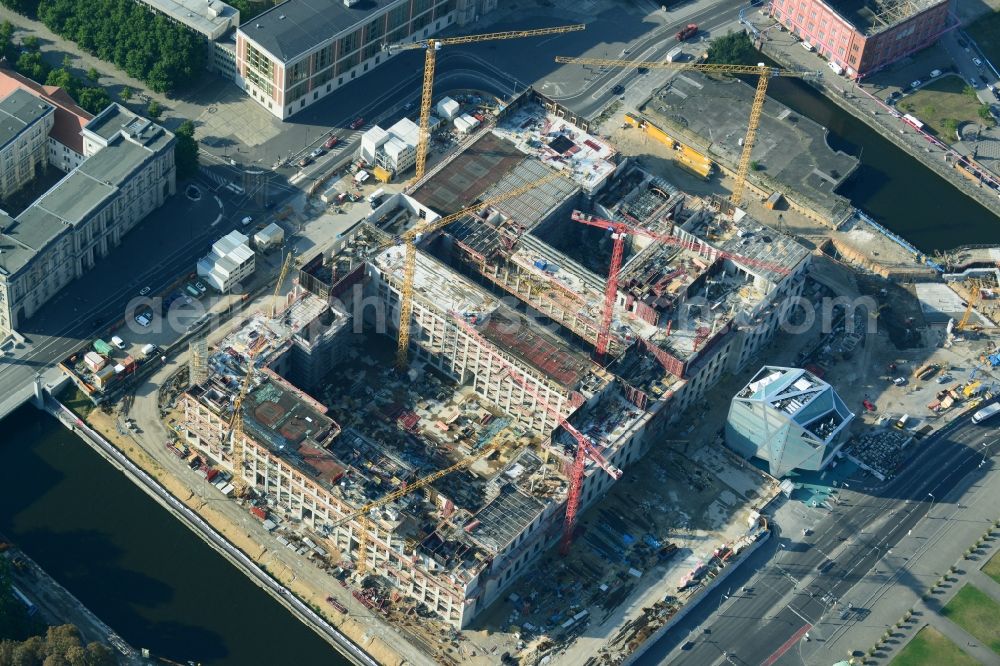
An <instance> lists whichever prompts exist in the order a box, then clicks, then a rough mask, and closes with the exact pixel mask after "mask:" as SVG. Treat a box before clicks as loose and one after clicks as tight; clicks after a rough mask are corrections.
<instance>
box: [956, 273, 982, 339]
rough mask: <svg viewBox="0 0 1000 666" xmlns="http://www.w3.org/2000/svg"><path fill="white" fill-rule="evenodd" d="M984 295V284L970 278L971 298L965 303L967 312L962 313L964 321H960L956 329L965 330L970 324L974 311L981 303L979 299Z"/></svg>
mask: <svg viewBox="0 0 1000 666" xmlns="http://www.w3.org/2000/svg"><path fill="white" fill-rule="evenodd" d="M982 295H983V289H982V285H981V284H980V283H979V282H978V281H977V280H969V298H968V299H967V300H966V303H965V314H963V315H962V321H960V322H958V326H956V327H955V329H956V330H959V331H964V330H965V327H966V326H968V325H969V320H970V319H971V318H972V311H973V310H974V309H975V307H976V306H977V305H979V299H980V298H982Z"/></svg>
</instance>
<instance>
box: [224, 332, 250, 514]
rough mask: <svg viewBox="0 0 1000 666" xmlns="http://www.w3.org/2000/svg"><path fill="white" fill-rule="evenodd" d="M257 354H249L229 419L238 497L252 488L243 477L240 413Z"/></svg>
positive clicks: (234, 477)
mask: <svg viewBox="0 0 1000 666" xmlns="http://www.w3.org/2000/svg"><path fill="white" fill-rule="evenodd" d="M256 355H257V352H256V351H251V352H250V353H249V354H248V359H247V374H246V375H244V377H243V383H242V384H241V385H240V392H239V393H238V394H237V395H236V399H235V400H233V415H232V417H230V419H229V435H228V437H227V439H228V440H229V446H230V451H232V455H233V488H234V490H235V491H236V496H237V497H246V495H247V492H248V491H249V490H250V487H249V486H248V485H247V482H246V479H245V478H244V477H243V458H244V456H243V436H244V435H243V414H241V413H240V410H241V409H242V407H243V401H244V400H245V399H246V397H247V393H249V392H250V384H251V382H252V381H253V361H254V356H256Z"/></svg>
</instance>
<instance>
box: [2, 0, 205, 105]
mask: <svg viewBox="0 0 1000 666" xmlns="http://www.w3.org/2000/svg"><path fill="white" fill-rule="evenodd" d="M9 1H11V0H0V2H9ZM25 1H27V0H25ZM38 18H39V19H40V20H41V21H42V23H44V24H45V26H46V27H48V28H49V29H50V30H52V31H53V32H54V33H56V34H58V35H60V36H61V37H64V38H66V39H69V40H72V41H74V42H76V43H77V45H79V46H80V47H81V48H82V49H84V50H86V51H88V52H89V53H92V54H94V55H96V56H97V57H98V58H101V59H102V60H107V61H109V62H112V63H114V64H115V65H117V66H118V67H120V68H121V69H123V70H125V72H127V73H128V74H129V75H131V76H134V77H136V78H138V79H141V80H142V81H145V82H146V83H147V84H148V85H149V87H150V88H152V89H153V90H154V91H156V92H164V93H172V92H174V91H176V90H179V89H182V88H185V87H188V86H190V85H191V84H192V83H194V82H195V81H196V80H197V78H198V77H199V76H201V73H202V71H203V70H204V67H205V55H206V54H205V47H204V44H203V42H202V41H201V38H200V36H198V35H196V34H195V33H194V32H193V31H192V30H190V29H189V28H186V27H184V26H183V25H180V24H178V23H174V22H171V21H170V20H168V19H167V18H166V17H164V16H163V15H162V14H158V13H154V12H150V11H148V10H147V9H146V8H145V6H144V5H143V4H142V3H133V2H123V1H122V0H86V2H80V1H79V0H40V2H39V3H38Z"/></svg>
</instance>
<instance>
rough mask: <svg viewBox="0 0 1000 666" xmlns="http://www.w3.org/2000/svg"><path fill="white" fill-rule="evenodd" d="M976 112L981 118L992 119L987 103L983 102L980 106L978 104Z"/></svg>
mask: <svg viewBox="0 0 1000 666" xmlns="http://www.w3.org/2000/svg"><path fill="white" fill-rule="evenodd" d="M978 113H979V117H980V118H982V119H983V120H993V114H992V113H990V105H989V104H983V105H982V106H980V107H979V110H978Z"/></svg>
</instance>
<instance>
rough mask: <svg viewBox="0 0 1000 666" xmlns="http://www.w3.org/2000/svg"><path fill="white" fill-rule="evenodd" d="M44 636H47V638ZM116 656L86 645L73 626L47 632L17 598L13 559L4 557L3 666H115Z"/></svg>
mask: <svg viewBox="0 0 1000 666" xmlns="http://www.w3.org/2000/svg"><path fill="white" fill-rule="evenodd" d="M43 632H44V635H43ZM116 663H117V660H116V659H115V656H114V653H112V652H111V650H109V649H108V648H107V647H106V646H104V645H102V644H100V643H90V644H89V645H84V644H83V641H81V640H80V632H79V631H78V630H77V628H76V627H74V626H73V625H71V624H64V625H62V626H60V627H49V628H48V629H46V628H45V625H44V624H43V623H42V622H40V621H39V620H38V619H36V618H34V617H31V616H30V615H28V609H27V608H25V606H24V604H23V603H21V602H20V601H19V600H18V599H17V597H15V596H14V578H13V574H12V572H11V564H10V559H8V558H6V557H0V665H2V666H114V665H115V664H116Z"/></svg>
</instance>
